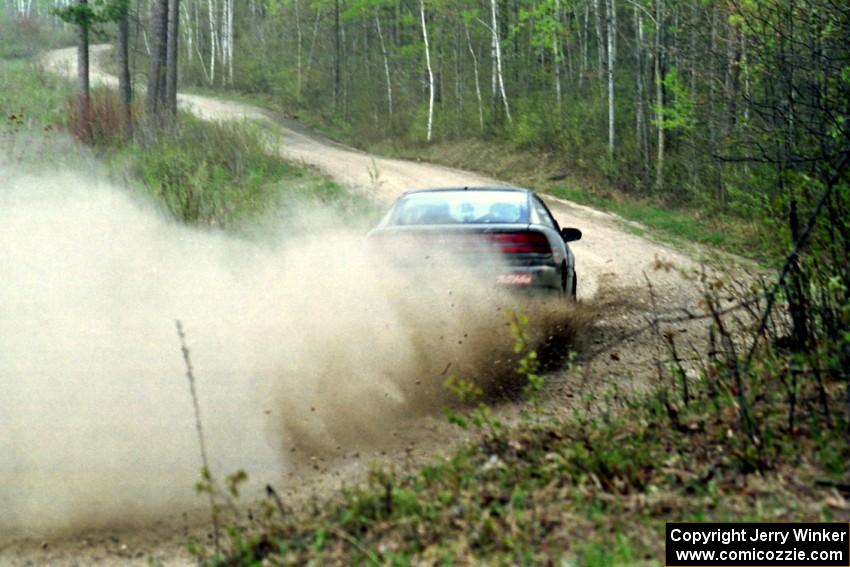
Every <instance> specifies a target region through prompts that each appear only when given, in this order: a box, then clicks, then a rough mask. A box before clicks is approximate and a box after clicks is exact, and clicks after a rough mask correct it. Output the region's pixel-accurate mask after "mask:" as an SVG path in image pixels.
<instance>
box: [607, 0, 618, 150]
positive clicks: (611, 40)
mask: <svg viewBox="0 0 850 567" xmlns="http://www.w3.org/2000/svg"><path fill="white" fill-rule="evenodd" d="M607 1H608V26H607V27H608V157H609V158H610V159H611V160H613V159H614V138H615V136H616V133H615V117H614V112H615V110H614V64H615V61H616V57H617V55H616V46H617V32H616V30H617V6H616V3H615V2H616V0H607Z"/></svg>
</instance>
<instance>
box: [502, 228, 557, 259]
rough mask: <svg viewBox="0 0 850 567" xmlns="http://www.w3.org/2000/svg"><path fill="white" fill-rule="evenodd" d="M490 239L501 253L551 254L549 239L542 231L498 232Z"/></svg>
mask: <svg viewBox="0 0 850 567" xmlns="http://www.w3.org/2000/svg"><path fill="white" fill-rule="evenodd" d="M490 238H491V240H492V241H493V243H494V244H495V245H496V247H497V248H498V249H499V250H500V251H501V252H502V253H503V254H551V253H552V247H551V246H550V245H549V239H548V238H546V235H545V234H543V233H542V232H535V231H527V232H500V233H497V234H493V235H492V236H491V237H490Z"/></svg>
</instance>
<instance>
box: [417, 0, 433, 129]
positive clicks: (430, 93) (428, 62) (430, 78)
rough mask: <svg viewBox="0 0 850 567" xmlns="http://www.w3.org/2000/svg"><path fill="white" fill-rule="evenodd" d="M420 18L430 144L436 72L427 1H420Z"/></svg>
mask: <svg viewBox="0 0 850 567" xmlns="http://www.w3.org/2000/svg"><path fill="white" fill-rule="evenodd" d="M419 16H420V18H421V20H422V39H423V41H424V42H425V64H426V65H427V67H428V135H427V140H428V141H429V142H430V141H431V137H432V134H433V128H434V70H433V69H432V68H431V46H430V45H429V44H428V26H427V25H426V24H425V0H419Z"/></svg>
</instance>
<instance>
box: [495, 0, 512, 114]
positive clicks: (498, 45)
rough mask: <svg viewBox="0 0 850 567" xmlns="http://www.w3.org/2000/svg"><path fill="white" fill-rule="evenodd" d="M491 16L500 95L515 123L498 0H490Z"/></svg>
mask: <svg viewBox="0 0 850 567" xmlns="http://www.w3.org/2000/svg"><path fill="white" fill-rule="evenodd" d="M490 16H491V18H490V19H491V25H492V30H493V46H494V48H495V51H496V76H497V78H498V82H499V95H500V96H501V98H502V103H503V104H504V107H505V117H507V119H508V124H513V122H514V121H513V118H511V107H510V104H508V96H507V95H506V94H505V78H504V74H503V73H502V47H501V42H500V41H499V19H498V17H497V14H496V0H490Z"/></svg>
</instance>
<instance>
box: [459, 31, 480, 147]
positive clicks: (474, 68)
mask: <svg viewBox="0 0 850 567" xmlns="http://www.w3.org/2000/svg"><path fill="white" fill-rule="evenodd" d="M463 31H464V32H466V45H467V47H469V54H470V55H472V71H473V74H474V75H475V97H476V98H477V99H478V124H479V126H480V127H481V131H482V132H483V131H484V102H483V101H482V99H481V81H480V78H479V75H478V56H476V55H475V50H474V49H473V48H472V39H471V38H470V37H469V28H468V27H467V25H466V22H464V23H463Z"/></svg>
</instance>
